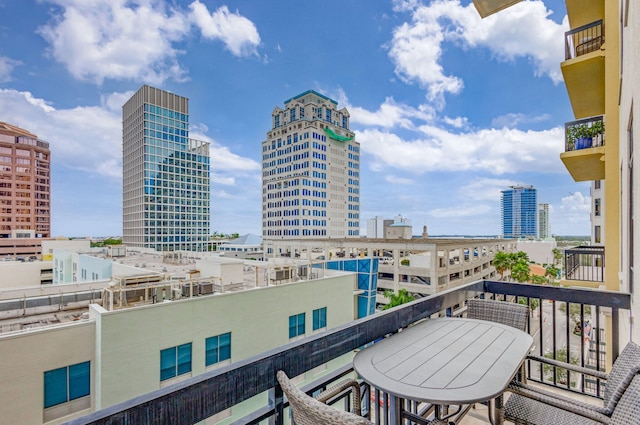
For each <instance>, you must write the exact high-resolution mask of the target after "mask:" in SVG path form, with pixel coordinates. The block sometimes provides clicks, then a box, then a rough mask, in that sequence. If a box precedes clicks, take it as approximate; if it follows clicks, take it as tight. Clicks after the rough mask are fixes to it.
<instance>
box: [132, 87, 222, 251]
mask: <svg viewBox="0 0 640 425" xmlns="http://www.w3.org/2000/svg"><path fill="white" fill-rule="evenodd" d="M122 127H123V129H122V141H123V143H122V151H123V158H122V168H123V173H122V177H123V182H122V184H123V191H122V197H123V202H122V208H123V212H122V230H123V243H124V244H125V245H128V246H134V247H144V248H153V249H155V250H157V251H176V250H186V251H204V250H206V245H207V241H208V240H209V229H210V220H211V211H210V205H211V201H210V183H209V181H210V177H209V144H208V143H207V142H203V141H199V140H194V139H190V138H189V99H187V98H185V97H182V96H178V95H176V94H173V93H169V92H166V91H163V90H160V89H157V88H154V87H150V86H147V85H145V86H142V87H141V88H140V89H139V90H138V91H137V92H136V93H135V94H134V95H133V96H132V97H131V99H129V100H128V101H127V103H125V104H124V106H123V107H122Z"/></svg>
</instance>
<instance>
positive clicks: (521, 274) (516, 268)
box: [511, 259, 530, 283]
mask: <svg viewBox="0 0 640 425" xmlns="http://www.w3.org/2000/svg"><path fill="white" fill-rule="evenodd" d="M511 276H512V277H513V278H514V279H515V280H516V281H518V282H520V283H522V282H527V281H529V280H530V270H529V264H528V263H527V262H526V261H523V260H522V259H520V260H518V261H517V262H516V263H515V264H514V265H513V269H512V270H511Z"/></svg>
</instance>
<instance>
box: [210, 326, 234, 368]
mask: <svg viewBox="0 0 640 425" xmlns="http://www.w3.org/2000/svg"><path fill="white" fill-rule="evenodd" d="M205 350H206V352H205V365H206V366H211V365H212V364H216V363H219V362H223V361H225V360H230V359H231V332H227V333H225V334H221V335H217V336H212V337H211V338H207V339H206V340H205Z"/></svg>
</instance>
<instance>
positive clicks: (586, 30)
mask: <svg viewBox="0 0 640 425" xmlns="http://www.w3.org/2000/svg"><path fill="white" fill-rule="evenodd" d="M603 47H604V26H603V25H602V20H599V21H595V22H591V23H590V24H587V25H583V26H581V27H578V28H575V29H573V30H571V31H568V32H566V33H565V61H564V62H562V64H561V69H562V75H563V76H564V82H565V85H566V86H567V92H568V93H569V99H570V100H571V106H572V107H573V113H574V115H575V116H576V118H585V117H589V116H594V115H601V114H603V113H604V55H605V52H604V49H603Z"/></svg>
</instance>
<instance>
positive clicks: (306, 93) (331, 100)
mask: <svg viewBox="0 0 640 425" xmlns="http://www.w3.org/2000/svg"><path fill="white" fill-rule="evenodd" d="M308 94H315V95H316V96H318V97H321V98H322V99H324V100H328V101H329V102H331V103H333V104H335V105H336V106H338V102H336V101H335V100H333V99H331V98H330V97H327V96H325V95H323V94H320V93H318V92H317V91H315V90H307V91H306V92H304V93H300V94H299V95H297V96H293V97H292V98H291V99H287V100H285V101H284V104H285V105H286V104H287V103H289V102H291V101H292V100H294V99H299V98H301V97H303V96H306V95H308Z"/></svg>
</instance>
